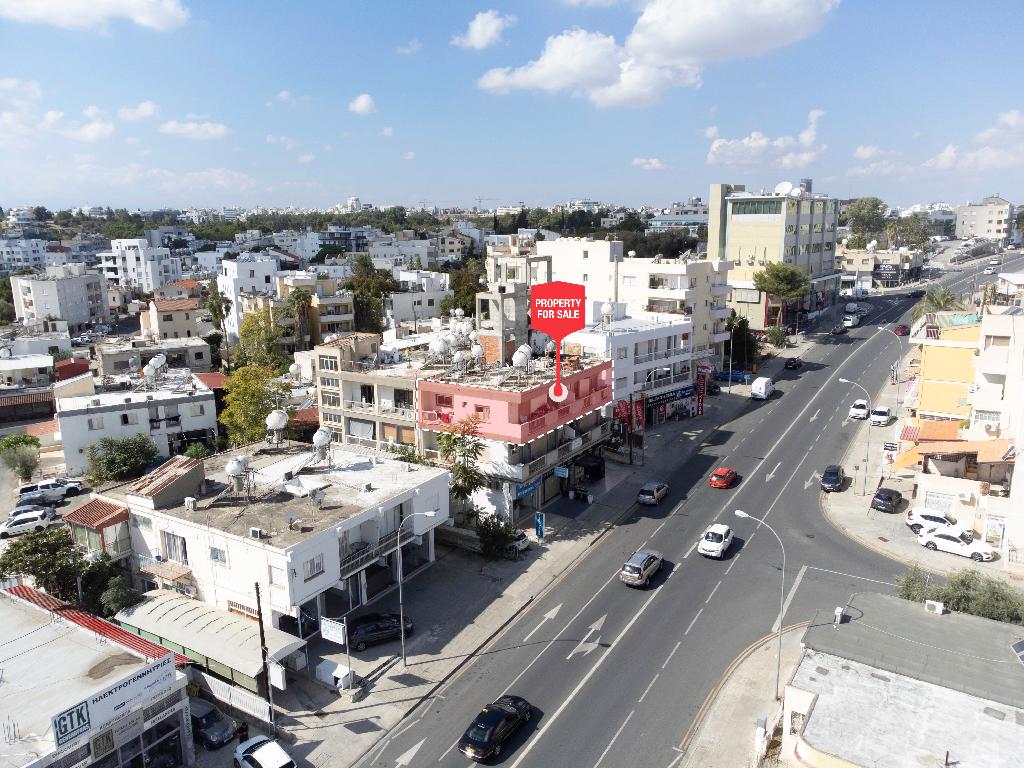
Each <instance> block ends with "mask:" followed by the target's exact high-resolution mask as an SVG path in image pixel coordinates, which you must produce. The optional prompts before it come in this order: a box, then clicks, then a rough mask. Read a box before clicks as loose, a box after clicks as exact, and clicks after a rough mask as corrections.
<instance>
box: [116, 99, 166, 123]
mask: <svg viewBox="0 0 1024 768" xmlns="http://www.w3.org/2000/svg"><path fill="white" fill-rule="evenodd" d="M157 109H158V108H157V106H156V104H154V103H153V102H152V101H149V100H146V101H143V102H141V103H139V104H138V105H136V106H134V107H121V108H120V109H119V110H117V116H118V117H120V118H121V119H122V120H130V121H135V120H143V119H145V118H147V117H153V115H155V114H156V113H157Z"/></svg>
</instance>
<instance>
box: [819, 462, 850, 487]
mask: <svg viewBox="0 0 1024 768" xmlns="http://www.w3.org/2000/svg"><path fill="white" fill-rule="evenodd" d="M844 480H846V473H845V472H843V468H842V467H840V466H839V465H838V464H829V465H828V466H827V467H825V471H824V472H822V473H821V490H823V491H825V493H831V492H833V491H841V490H843V481H844Z"/></svg>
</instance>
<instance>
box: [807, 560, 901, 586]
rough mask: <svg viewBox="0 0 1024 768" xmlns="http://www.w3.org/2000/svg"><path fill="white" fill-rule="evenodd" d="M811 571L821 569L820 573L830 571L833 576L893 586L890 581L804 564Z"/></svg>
mask: <svg viewBox="0 0 1024 768" xmlns="http://www.w3.org/2000/svg"><path fill="white" fill-rule="evenodd" d="M806 567H807V568H809V569H810V570H812V571H821V572H822V573H831V574H833V575H834V576H845V577H846V578H848V579H860V580H861V581H873V582H874V583H875V584H885V585H887V586H890V587H891V586H893V583H892V582H891V581H879V580H878V579H869V578H868V577H867V576H857V575H856V574H854V573H843V572H842V571H830V570H829V569H828V568H818V567H816V566H813V565H808V566H806Z"/></svg>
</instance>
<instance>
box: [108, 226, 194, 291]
mask: <svg viewBox="0 0 1024 768" xmlns="http://www.w3.org/2000/svg"><path fill="white" fill-rule="evenodd" d="M100 259H101V263H100V269H101V270H102V272H103V274H104V276H105V277H106V278H107V280H108V281H110V282H111V283H113V284H115V285H120V286H121V287H123V288H129V287H131V288H136V289H137V290H140V291H144V292H146V293H152V292H153V291H155V290H156V289H157V288H159V287H160V286H161V285H164V284H165V283H169V282H171V281H173V280H178V279H180V278H181V259H180V258H178V257H177V256H172V255H171V252H170V250H169V249H167V248H153V247H152V246H150V244H149V241H148V240H146V239H145V238H133V239H125V240H111V241H110V250H109V251H107V252H105V253H101V254H100Z"/></svg>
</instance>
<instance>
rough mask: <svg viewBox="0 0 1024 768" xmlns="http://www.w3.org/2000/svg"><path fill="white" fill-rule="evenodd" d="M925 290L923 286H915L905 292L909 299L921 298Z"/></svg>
mask: <svg viewBox="0 0 1024 768" xmlns="http://www.w3.org/2000/svg"><path fill="white" fill-rule="evenodd" d="M925 293H926V291H925V289H924V288H915V289H914V290H912V291H909V292H908V293H907V298H910V299H923V298H924V295H925Z"/></svg>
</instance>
